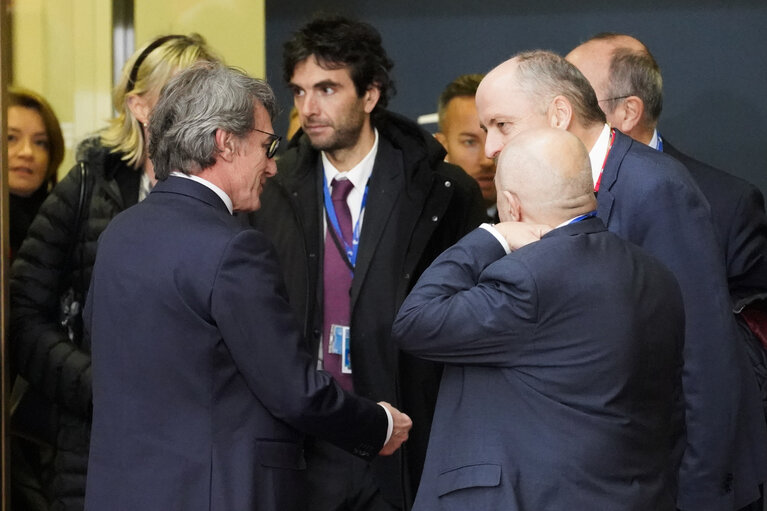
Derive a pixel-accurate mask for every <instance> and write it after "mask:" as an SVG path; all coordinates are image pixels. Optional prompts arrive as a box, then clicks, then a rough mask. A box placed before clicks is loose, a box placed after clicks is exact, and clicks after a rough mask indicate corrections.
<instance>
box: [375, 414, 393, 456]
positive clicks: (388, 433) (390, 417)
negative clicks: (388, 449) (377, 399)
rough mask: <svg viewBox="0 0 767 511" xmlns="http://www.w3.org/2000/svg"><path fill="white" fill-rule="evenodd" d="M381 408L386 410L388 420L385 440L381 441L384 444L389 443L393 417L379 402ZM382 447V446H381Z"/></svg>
mask: <svg viewBox="0 0 767 511" xmlns="http://www.w3.org/2000/svg"><path fill="white" fill-rule="evenodd" d="M378 406H380V407H381V408H383V409H384V412H386V420H388V421H389V425H388V426H387V427H386V441H385V442H384V443H383V444H384V445H386V444H388V443H389V439H390V438H391V434H392V430H394V419H393V418H392V416H391V413H390V412H389V410H388V409H387V408H386V407H385V406H384V405H381V404H379V405H378ZM381 447H383V446H381Z"/></svg>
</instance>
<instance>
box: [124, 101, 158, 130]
mask: <svg viewBox="0 0 767 511" xmlns="http://www.w3.org/2000/svg"><path fill="white" fill-rule="evenodd" d="M126 103H127V105H128V110H130V112H131V114H133V117H135V118H136V120H137V121H138V122H140V123H141V124H142V125H143V124H146V123H148V122H149V114H150V112H151V111H152V109H151V107H150V105H149V102H148V101H147V100H146V99H145V98H144V97H142V96H139V95H137V94H130V95H128V99H127V102H126Z"/></svg>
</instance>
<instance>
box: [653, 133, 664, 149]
mask: <svg viewBox="0 0 767 511" xmlns="http://www.w3.org/2000/svg"><path fill="white" fill-rule="evenodd" d="M655 149H657V150H658V151H660V152H663V139H662V138H660V133H658V145H657V146H655Z"/></svg>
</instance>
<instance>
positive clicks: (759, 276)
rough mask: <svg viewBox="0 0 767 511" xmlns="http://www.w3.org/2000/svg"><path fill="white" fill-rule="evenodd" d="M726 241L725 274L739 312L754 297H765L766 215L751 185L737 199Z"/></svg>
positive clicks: (766, 283) (757, 192) (760, 199)
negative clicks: (728, 241)
mask: <svg viewBox="0 0 767 511" xmlns="http://www.w3.org/2000/svg"><path fill="white" fill-rule="evenodd" d="M727 239H728V240H730V243H728V246H727V261H728V265H729V267H728V269H727V270H728V271H727V274H728V276H729V279H730V291H731V294H732V296H733V299H734V300H735V310H736V312H738V311H739V310H740V309H741V308H742V306H743V305H744V304H745V303H748V301H749V300H750V299H752V298H753V297H756V296H761V297H764V296H765V295H767V215H765V211H764V197H763V196H762V193H761V192H760V191H759V190H757V189H756V187H754V186H753V185H750V184H749V185H748V187H747V189H746V190H745V191H744V193H743V194H742V195H741V196H740V200H739V201H738V204H737V206H736V208H735V211H734V213H733V218H732V222H731V223H730V234H729V235H728V236H727Z"/></svg>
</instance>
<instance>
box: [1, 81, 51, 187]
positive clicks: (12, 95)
mask: <svg viewBox="0 0 767 511" xmlns="http://www.w3.org/2000/svg"><path fill="white" fill-rule="evenodd" d="M8 106H9V107H11V106H20V107H23V108H30V109H32V110H35V111H36V112H37V113H39V114H40V117H41V118H42V119H43V125H44V126H45V134H46V135H47V136H48V168H47V169H46V172H45V181H46V183H48V186H53V185H55V184H56V171H57V170H58V168H59V165H61V160H63V159H64V137H63V136H62V135H61V126H60V125H59V119H58V117H56V113H55V112H54V111H53V108H51V105H50V104H48V102H47V101H46V100H45V98H44V97H42V96H41V95H40V94H38V93H37V92H34V91H31V90H29V89H24V88H22V87H15V86H9V87H8Z"/></svg>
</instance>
